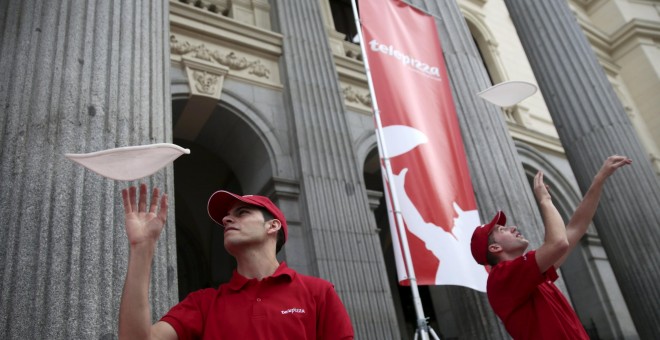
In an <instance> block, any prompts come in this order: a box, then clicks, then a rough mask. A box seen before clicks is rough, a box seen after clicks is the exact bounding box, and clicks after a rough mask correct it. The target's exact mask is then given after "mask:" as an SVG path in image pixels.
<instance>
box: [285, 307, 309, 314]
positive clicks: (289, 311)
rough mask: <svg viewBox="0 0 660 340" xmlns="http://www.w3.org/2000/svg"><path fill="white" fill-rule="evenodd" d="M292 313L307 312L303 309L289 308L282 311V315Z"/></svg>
mask: <svg viewBox="0 0 660 340" xmlns="http://www.w3.org/2000/svg"><path fill="white" fill-rule="evenodd" d="M291 313H300V314H305V310H304V309H302V308H289V309H285V310H283V311H282V314H291Z"/></svg>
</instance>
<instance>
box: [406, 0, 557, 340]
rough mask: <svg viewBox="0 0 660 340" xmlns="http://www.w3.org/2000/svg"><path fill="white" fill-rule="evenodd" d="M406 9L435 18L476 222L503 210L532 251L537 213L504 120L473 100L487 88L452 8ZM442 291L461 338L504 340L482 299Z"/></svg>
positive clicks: (429, 4)
mask: <svg viewBox="0 0 660 340" xmlns="http://www.w3.org/2000/svg"><path fill="white" fill-rule="evenodd" d="M410 3H412V4H413V5H414V6H416V7H418V8H420V9H423V10H425V11H427V12H428V13H430V14H432V15H434V16H436V18H437V20H436V22H437V25H438V32H439V34H440V42H441V44H442V47H443V52H444V57H445V62H446V64H447V71H448V73H449V81H450V83H451V88H452V94H453V98H454V103H455V104H456V113H457V115H458V120H459V124H460V127H461V134H462V137H463V142H464V144H465V151H466V154H467V159H468V166H469V168H470V176H471V177H472V185H473V186H474V190H475V193H476V198H477V204H478V207H479V213H480V215H481V220H482V221H488V220H490V219H491V218H492V217H493V215H494V214H495V212H496V211H497V210H499V209H501V210H504V211H505V213H506V214H507V218H508V219H507V220H508V223H510V224H513V225H519V226H521V227H522V232H523V233H524V235H525V236H526V237H527V238H528V239H529V240H530V242H531V246H530V248H533V247H537V246H538V245H540V243H541V241H542V239H543V234H544V229H543V224H542V221H541V218H540V216H539V213H538V208H537V207H536V203H535V201H534V196H533V194H532V192H531V190H530V188H529V184H528V183H527V179H526V177H525V174H524V172H523V168H522V162H521V160H520V157H519V156H518V153H517V151H516V148H515V145H514V144H513V140H512V138H511V136H510V135H509V132H508V129H507V126H506V122H505V120H504V115H503V114H502V112H501V111H500V110H499V109H498V108H496V107H495V106H493V105H491V104H488V103H487V102H485V101H484V100H482V99H480V98H479V97H478V96H477V95H476V93H478V92H480V91H482V90H484V89H486V88H488V87H489V86H491V84H490V80H489V78H488V74H487V72H486V69H485V67H484V64H483V61H482V60H481V56H480V55H479V52H478V50H477V47H476V46H475V44H474V40H473V38H472V35H471V34H470V31H469V28H468V27H467V24H466V22H465V18H464V17H463V15H462V13H461V11H460V9H459V7H458V4H457V2H456V1H454V0H416V1H410ZM560 285H561V284H560ZM443 289H446V290H447V291H448V293H447V294H446V295H447V297H448V300H449V301H448V303H449V305H450V308H451V310H452V313H453V314H454V317H453V320H454V322H455V323H456V325H455V328H456V329H458V332H459V334H460V337H461V338H466V339H508V338H509V335H508V333H507V332H506V330H505V329H504V328H503V326H502V324H501V322H500V321H499V320H498V319H497V317H496V316H495V314H494V313H493V311H492V308H491V307H490V305H489V303H488V300H487V297H486V294H484V293H479V292H476V291H474V290H470V289H467V288H461V287H452V286H448V287H443ZM441 331H442V330H441Z"/></svg>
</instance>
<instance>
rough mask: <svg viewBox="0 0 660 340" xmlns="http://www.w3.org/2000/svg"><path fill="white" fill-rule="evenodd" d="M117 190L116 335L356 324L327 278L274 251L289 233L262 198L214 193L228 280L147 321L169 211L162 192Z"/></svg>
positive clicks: (212, 207)
mask: <svg viewBox="0 0 660 340" xmlns="http://www.w3.org/2000/svg"><path fill="white" fill-rule="evenodd" d="M136 191H137V190H136V188H135V187H131V188H129V189H127V190H126V189H125V190H123V191H122V198H123V202H124V210H125V214H126V233H127V235H128V240H129V242H130V255H129V262H128V273H127V275H126V282H125V285H124V292H123V294H122V300H121V306H120V311H119V337H120V338H121V339H124V338H126V339H129V338H130V339H232V340H233V339H239V340H248V339H250V340H251V339H353V327H352V326H351V321H350V319H349V317H348V313H347V312H346V308H345V307H344V305H343V304H342V302H341V300H340V299H339V296H338V295H337V293H336V292H335V290H334V287H333V285H332V284H331V283H329V282H327V281H325V280H322V279H319V278H315V277H311V276H306V275H301V274H299V273H297V272H295V271H294V270H293V269H291V268H289V267H287V265H286V263H284V262H282V263H281V264H280V263H279V262H278V261H277V258H276V257H275V255H276V253H277V252H278V251H279V250H280V249H281V247H282V245H283V244H284V242H286V239H287V236H288V235H287V224H286V219H285V218H284V215H283V214H282V212H281V211H280V209H278V208H277V206H275V205H274V204H273V202H271V201H270V199H268V198H267V197H264V196H256V195H245V196H240V195H236V194H233V193H230V192H227V191H217V192H215V193H214V194H213V195H211V198H210V199H209V202H208V213H209V215H210V216H211V219H213V221H215V222H216V223H218V224H220V225H221V226H222V227H223V228H224V246H225V248H226V249H227V251H228V252H229V253H230V254H231V255H232V256H234V258H236V262H237V268H236V270H235V271H234V273H233V276H232V278H231V280H230V281H229V283H226V284H223V285H221V286H220V287H218V288H208V289H202V290H199V291H196V292H193V293H190V294H189V295H188V296H187V297H186V298H185V299H184V300H183V301H181V302H180V303H178V304H177V305H175V306H174V307H172V309H171V310H170V311H169V312H168V313H167V314H166V315H165V316H163V317H162V318H161V319H160V321H158V322H156V323H155V324H153V325H152V324H151V312H150V309H149V301H148V290H149V273H150V272H151V262H152V260H153V254H154V250H155V246H156V241H157V240H158V237H159V235H160V232H161V230H162V229H163V226H164V224H165V219H166V217H167V196H166V195H163V196H162V197H160V195H159V192H158V189H154V191H153V194H152V197H151V204H150V206H149V208H148V210H147V188H146V185H144V184H143V185H141V186H140V195H139V201H138V202H136Z"/></svg>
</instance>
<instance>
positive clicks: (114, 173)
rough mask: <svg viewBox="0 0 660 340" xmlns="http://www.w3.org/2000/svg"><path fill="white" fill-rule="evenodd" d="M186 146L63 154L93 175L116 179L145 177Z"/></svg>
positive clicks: (152, 146) (171, 145) (186, 152)
mask: <svg viewBox="0 0 660 340" xmlns="http://www.w3.org/2000/svg"><path fill="white" fill-rule="evenodd" d="M189 153H190V150H189V149H184V148H182V147H180V146H178V145H175V144H170V143H158V144H149V145H138V146H125V147H120V148H114V149H108V150H102V151H96V152H91V153H83V154H75V153H67V154H64V156H65V157H66V158H68V159H70V160H72V161H74V162H76V163H78V164H80V165H82V166H84V167H85V168H87V169H89V170H92V171H94V172H96V173H97V174H99V175H101V176H103V177H107V178H110V179H114V180H119V181H133V180H136V179H140V178H143V177H147V176H149V175H151V174H153V173H155V172H156V171H158V170H160V169H162V168H164V167H165V166H167V165H168V164H170V163H171V162H173V161H174V160H175V159H177V158H178V157H179V156H181V155H183V154H189Z"/></svg>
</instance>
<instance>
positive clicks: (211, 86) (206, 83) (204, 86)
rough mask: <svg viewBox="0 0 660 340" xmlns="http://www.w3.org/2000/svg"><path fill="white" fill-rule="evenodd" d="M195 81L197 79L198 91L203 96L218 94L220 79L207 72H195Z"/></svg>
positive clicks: (196, 86)
mask: <svg viewBox="0 0 660 340" xmlns="http://www.w3.org/2000/svg"><path fill="white" fill-rule="evenodd" d="M193 79H195V88H196V89H197V91H199V92H200V93H203V94H207V95H213V94H215V92H216V89H217V86H218V83H219V82H218V80H219V79H220V77H219V76H218V75H215V74H210V73H208V72H206V71H193Z"/></svg>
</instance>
